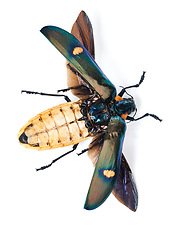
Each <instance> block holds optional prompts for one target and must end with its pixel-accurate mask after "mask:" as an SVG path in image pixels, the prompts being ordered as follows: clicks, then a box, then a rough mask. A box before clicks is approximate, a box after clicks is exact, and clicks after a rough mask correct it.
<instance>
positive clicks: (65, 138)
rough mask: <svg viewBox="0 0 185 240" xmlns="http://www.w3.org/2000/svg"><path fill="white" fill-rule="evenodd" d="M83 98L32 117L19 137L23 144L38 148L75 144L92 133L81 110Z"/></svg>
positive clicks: (44, 148) (45, 148)
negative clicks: (83, 118) (82, 118)
mask: <svg viewBox="0 0 185 240" xmlns="http://www.w3.org/2000/svg"><path fill="white" fill-rule="evenodd" d="M80 106H81V100H79V101H75V102H68V103H64V104H60V105H58V106H56V107H53V108H51V109H48V110H46V111H44V112H41V113H40V114H38V115H36V116H35V117H33V118H32V119H30V120H29V121H28V122H27V124H26V125H24V126H23V127H22V128H21V130H20V132H19V134H18V138H19V141H20V143H21V144H22V145H24V146H25V147H28V148H32V149H37V150H47V149H52V148H58V147H64V146H68V145H74V144H77V143H79V142H81V141H84V140H86V139H87V138H88V137H91V135H90V134H89V132H88V128H87V127H86V126H85V121H84V120H79V119H80V118H81V117H82V114H81V112H80V109H81V107H80Z"/></svg>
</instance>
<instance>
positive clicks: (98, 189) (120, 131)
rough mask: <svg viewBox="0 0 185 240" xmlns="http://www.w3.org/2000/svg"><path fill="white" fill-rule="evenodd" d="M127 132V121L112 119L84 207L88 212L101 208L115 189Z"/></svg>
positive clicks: (115, 117) (118, 118)
mask: <svg viewBox="0 0 185 240" xmlns="http://www.w3.org/2000/svg"><path fill="white" fill-rule="evenodd" d="M125 131H126V124H125V121H124V120H123V119H122V118H121V117H119V116H114V117H111V119H110V122H109V124H108V127H107V131H106V133H105V135H104V142H103V145H102V149H101V151H100V154H99V157H98V161H97V163H96V167H95V170H94V174H93V177H92V181H91V184H90V188H89V192H88V194H87V198H86V202H85V206H84V208H85V209H87V210H92V209H95V208H97V207H99V206H100V205H101V204H102V203H103V202H104V201H105V200H106V198H107V197H108V196H109V194H110V193H111V192H112V190H113V188H114V185H115V182H116V180H117V176H118V173H119V168H120V160H121V151H122V145H123V140H124V136H125Z"/></svg>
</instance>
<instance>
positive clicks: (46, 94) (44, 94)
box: [21, 90, 71, 102]
mask: <svg viewBox="0 0 185 240" xmlns="http://www.w3.org/2000/svg"><path fill="white" fill-rule="evenodd" d="M23 92H24V93H27V94H37V95H42V96H52V97H64V99H65V100H66V101H67V102H71V100H70V98H69V97H68V96H66V95H63V94H50V93H43V92H33V91H26V90H22V91H21V93H23Z"/></svg>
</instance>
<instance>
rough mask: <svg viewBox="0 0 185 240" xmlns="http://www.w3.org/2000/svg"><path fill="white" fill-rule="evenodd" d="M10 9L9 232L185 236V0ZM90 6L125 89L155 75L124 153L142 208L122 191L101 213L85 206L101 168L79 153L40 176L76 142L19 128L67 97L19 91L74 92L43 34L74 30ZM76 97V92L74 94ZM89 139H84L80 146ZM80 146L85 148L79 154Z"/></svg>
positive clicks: (5, 30)
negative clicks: (53, 143) (52, 146)
mask: <svg viewBox="0 0 185 240" xmlns="http://www.w3.org/2000/svg"><path fill="white" fill-rule="evenodd" d="M0 5H1V7H0V8H1V15H0V19H1V38H0V43H1V44H0V53H1V54H0V58H1V71H0V72H1V95H0V97H1V118H0V121H1V125H0V126H1V138H0V141H1V143H0V146H1V169H0V180H1V184H0V191H1V197H0V220H1V231H0V236H1V237H0V238H1V239H3V240H10V239H19V240H22V239H34V240H41V239H45V240H46V239H55V240H57V239H62V238H65V239H102V238H106V239H113V238H114V239H118V238H124V239H143V240H144V239H168V238H169V237H171V239H172V238H173V239H184V237H185V234H184V229H183V228H184V222H183V217H184V214H185V212H184V201H185V194H184V182H185V177H184V169H185V159H184V134H185V129H184V102H185V101H184V82H185V71H184V60H185V59H184V56H185V47H184V42H185V36H184V22H185V17H184V10H183V6H184V3H183V1H158V0H157V1H144V0H142V1H134V0H133V1H129V2H128V1H125V0H124V1H116V0H115V1H113V2H111V1H110V2H105V1H102V2H101V1H97V0H94V1H91V2H89V1H83V0H79V1H78V2H77V1H74V0H71V1H62V0H60V1H57V0H53V1H42V0H40V1H35V0H33V1H31V2H26V1H20V0H18V1H6V2H3V3H1V4H0ZM82 9H83V10H85V11H86V13H87V14H88V16H89V18H90V20H91V22H92V25H93V29H94V37H95V53H96V61H97V63H98V64H99V65H100V67H101V69H102V70H103V71H104V73H105V74H106V75H107V76H108V78H109V79H110V80H111V81H112V82H113V83H114V84H115V86H117V90H118V91H120V88H119V86H128V85H131V84H135V83H137V82H138V81H139V79H140V76H141V74H142V71H143V70H144V71H146V72H147V73H146V79H145V81H144V82H143V84H142V85H141V86H140V88H138V89H131V90H130V91H129V93H130V94H132V95H133V96H134V97H135V101H136V104H137V107H138V113H137V116H141V115H142V114H144V113H146V112H151V113H154V114H157V115H158V116H159V117H161V118H162V119H163V122H162V123H159V122H157V121H155V120H153V119H151V118H148V119H147V118H145V119H143V120H142V121H139V122H135V123H130V124H128V127H127V132H126V138H125V141H124V147H123V149H124V154H125V156H126V158H127V160H128V162H129V164H130V166H131V168H132V170H133V172H134V176H135V180H136V183H137V187H138V192H139V206H138V210H137V212H136V213H133V212H131V211H130V210H128V209H127V208H126V207H124V206H123V205H121V204H120V203H119V202H118V201H117V200H116V199H115V198H114V197H113V196H110V197H109V198H108V199H107V201H106V202H105V203H104V204H103V205H102V206H101V207H99V208H98V209H96V210H94V211H86V210H84V209H83V204H84V202H85V198H86V194H87V191H88V187H89V184H90V181H91V177H92V174H93V167H92V164H91V162H90V160H89V159H88V157H87V155H86V154H84V155H82V156H81V157H78V156H77V155H76V153H73V154H71V155H69V156H67V157H65V158H63V159H61V160H60V161H59V162H57V163H56V164H54V165H53V166H52V167H51V168H49V169H47V170H45V171H41V172H36V171H35V168H37V167H40V166H42V165H45V164H46V163H49V162H50V161H51V160H53V159H54V158H56V157H58V156H60V155H61V154H63V153H64V152H66V151H68V150H69V149H70V148H66V149H56V150H51V151H45V152H37V151H32V150H28V149H26V148H23V147H22V146H20V145H19V143H18V140H17V134H18V131H19V129H20V128H21V127H22V126H23V125H24V124H25V123H26V122H27V120H29V119H30V118H31V117H33V116H34V115H36V114H37V113H39V112H41V111H43V110H45V109H47V108H50V107H52V106H54V105H58V104H59V103H62V102H64V101H63V99H58V98H52V97H42V96H31V95H26V94H22V95H21V94H20V93H21V90H24V89H25V90H33V91H43V92H50V93H56V90H57V89H61V88H65V87H66V86H67V84H66V69H65V66H64V65H65V64H64V63H65V60H64V58H63V56H62V55H61V54H59V52H58V51H57V50H56V49H55V48H54V47H53V46H52V45H51V44H50V43H49V42H48V41H47V40H46V39H45V37H43V36H42V34H41V33H40V32H39V30H40V29H41V28H42V27H43V26H45V25H56V26H58V27H61V28H64V29H66V30H68V31H70V29H71V26H72V24H73V22H74V21H75V20H76V18H77V16H78V14H79V12H80V11H81V10H82ZM71 98H72V99H75V97H73V96H71ZM88 143H89V142H87V143H85V142H84V143H82V144H81V147H80V149H83V148H86V147H87V146H88ZM80 149H79V150H77V152H78V151H80Z"/></svg>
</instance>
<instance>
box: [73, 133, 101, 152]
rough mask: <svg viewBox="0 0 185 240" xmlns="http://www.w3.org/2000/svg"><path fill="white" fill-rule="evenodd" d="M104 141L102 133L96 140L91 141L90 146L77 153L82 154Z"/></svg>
mask: <svg viewBox="0 0 185 240" xmlns="http://www.w3.org/2000/svg"><path fill="white" fill-rule="evenodd" d="M102 141H103V137H102V134H101V135H100V136H99V137H97V138H96V139H95V140H94V141H92V142H91V144H92V145H91V144H90V145H91V146H90V147H88V148H85V149H83V150H82V151H81V152H80V153H77V155H78V156H80V155H81V154H83V153H85V152H87V151H89V150H90V149H92V148H93V147H95V146H97V145H100V144H102Z"/></svg>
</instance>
